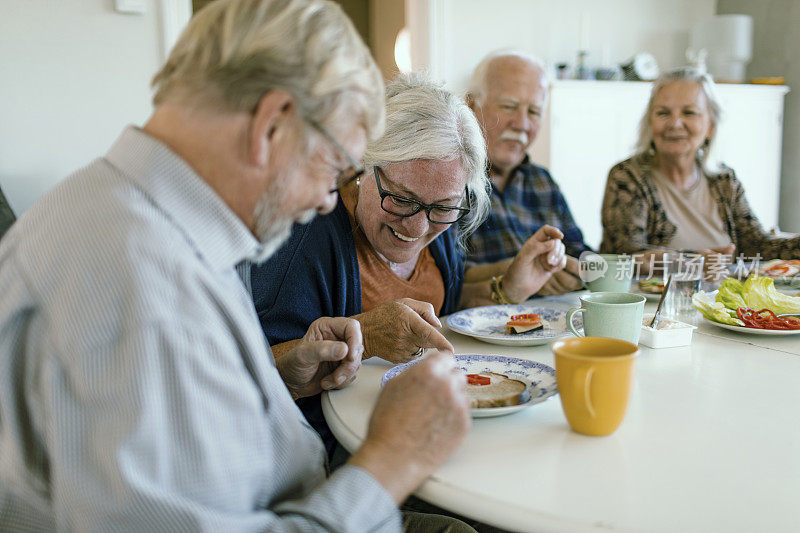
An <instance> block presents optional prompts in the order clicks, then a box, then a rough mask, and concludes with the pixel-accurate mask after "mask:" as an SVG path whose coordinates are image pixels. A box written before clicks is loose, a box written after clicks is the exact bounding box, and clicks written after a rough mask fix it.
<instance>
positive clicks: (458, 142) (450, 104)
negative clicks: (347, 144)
mask: <svg viewBox="0 0 800 533" xmlns="http://www.w3.org/2000/svg"><path fill="white" fill-rule="evenodd" d="M414 159H432V160H439V161H454V160H459V161H460V162H461V164H462V166H463V168H464V171H465V172H466V174H467V189H468V194H469V195H470V202H471V205H472V210H471V211H470V214H469V215H467V216H466V217H464V218H463V219H462V222H461V223H460V225H459V230H460V231H459V237H458V241H459V244H460V245H461V246H462V247H463V246H464V243H465V242H466V240H467V238H468V237H469V235H470V234H472V232H473V231H475V229H477V227H478V226H480V225H481V223H483V221H484V220H485V219H486V216H487V215H488V213H489V209H490V207H491V203H490V200H489V194H490V191H491V184H490V182H489V178H488V176H487V174H486V169H487V157H486V141H485V140H484V138H483V133H482V132H481V127H480V125H479V124H478V120H477V119H476V118H475V115H474V114H473V113H472V111H471V110H470V109H469V107H467V105H466V104H465V103H464V101H463V100H462V99H460V98H456V97H455V96H454V95H453V94H452V93H451V92H449V91H447V90H446V89H444V88H443V87H442V86H441V85H439V84H436V83H433V82H432V81H430V80H429V79H428V77H427V76H426V75H424V74H421V73H415V72H412V73H407V74H401V75H400V76H399V77H398V78H397V79H396V80H394V81H392V82H391V83H389V84H388V85H387V87H386V132H385V133H384V134H383V136H382V137H380V138H379V139H377V140H375V141H372V142H370V143H369V144H368V145H367V151H366V154H365V155H364V166H365V167H366V168H368V169H371V168H372V167H373V166H379V167H380V166H383V165H387V164H390V163H399V162H403V161H411V160H414Z"/></svg>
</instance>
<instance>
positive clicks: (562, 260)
mask: <svg viewBox="0 0 800 533" xmlns="http://www.w3.org/2000/svg"><path fill="white" fill-rule="evenodd" d="M563 238H564V234H563V233H561V231H560V230H559V229H558V228H554V227H553V226H542V227H541V228H539V231H537V232H536V233H534V234H533V236H532V237H531V238H530V239H528V240H527V241H525V244H523V245H522V248H520V250H519V252H517V255H516V256H515V257H514V260H513V261H512V262H511V265H510V266H509V267H508V270H507V271H506V273H505V275H504V276H503V292H505V293H506V295H507V296H508V297H509V298H510V299H511V300H512V301H514V302H523V301H525V300H527V299H528V298H529V297H530V296H531V295H533V294H535V293H536V292H538V291H539V289H541V288H542V286H543V285H544V284H545V283H546V282H547V280H549V279H550V277H551V276H552V275H553V273H554V272H558V271H559V270H561V269H563V268H564V267H565V266H566V264H567V255H566V252H565V249H564V243H563V242H561V239H563Z"/></svg>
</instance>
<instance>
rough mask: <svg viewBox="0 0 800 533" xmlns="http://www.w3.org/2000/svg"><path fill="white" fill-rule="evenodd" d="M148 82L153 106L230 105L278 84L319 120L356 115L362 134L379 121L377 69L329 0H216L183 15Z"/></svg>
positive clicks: (246, 107)
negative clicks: (167, 51)
mask: <svg viewBox="0 0 800 533" xmlns="http://www.w3.org/2000/svg"><path fill="white" fill-rule="evenodd" d="M153 87H154V88H155V96H154V98H153V103H154V104H155V105H159V104H161V103H163V102H165V101H167V100H177V101H181V102H182V103H191V104H193V105H197V106H208V107H215V108H219V109H222V110H226V111H233V112H241V111H252V110H254V109H255V107H256V105H257V103H258V101H259V99H260V98H261V97H262V96H263V95H264V94H265V93H267V92H269V91H270V90H284V91H287V92H289V93H290V94H292V95H293V96H294V99H295V102H296V104H297V106H298V111H299V114H300V116H301V117H302V118H304V119H307V120H311V121H313V122H315V123H317V124H325V123H326V122H333V121H335V120H337V119H339V118H341V117H345V116H350V117H356V118H357V119H359V120H360V122H361V123H362V125H363V126H364V128H365V129H366V132H367V138H368V139H374V138H376V137H378V136H379V135H380V134H381V132H382V128H383V120H384V114H383V80H382V77H381V74H380V71H379V70H378V67H377V66H376V65H375V62H374V60H373V59H372V56H370V54H369V51H368V50H367V48H366V46H365V45H364V43H363V42H362V41H361V38H360V37H359V36H358V33H357V32H356V31H355V28H354V27H353V25H352V23H351V22H350V20H349V19H348V18H347V16H345V14H344V13H343V12H342V10H341V8H340V7H339V6H338V5H336V4H334V3H333V2H329V1H327V0H215V1H214V2H211V3H210V4H208V5H207V6H206V7H204V8H203V9H202V10H200V11H199V12H198V13H197V14H196V15H195V16H194V17H193V18H192V20H191V21H190V22H189V25H188V26H187V27H186V29H185V30H184V31H183V33H182V34H181V36H180V38H179V39H178V42H177V43H176V44H175V47H174V48H173V49H172V52H171V53H170V55H169V58H168V59H167V62H166V64H165V65H164V67H163V68H162V69H161V70H160V71H159V72H158V73H157V74H156V76H155V77H154V78H153Z"/></svg>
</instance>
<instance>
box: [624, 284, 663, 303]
mask: <svg viewBox="0 0 800 533" xmlns="http://www.w3.org/2000/svg"><path fill="white" fill-rule="evenodd" d="M630 293H631V294H638V295H639V296H644V297H645V298H647V299H648V300H653V301H656V302H657V301H659V300H660V299H661V293H660V292H644V291H643V290H642V289H640V288H639V281H638V280H633V283H631V290H630Z"/></svg>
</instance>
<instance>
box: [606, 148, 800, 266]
mask: <svg viewBox="0 0 800 533" xmlns="http://www.w3.org/2000/svg"><path fill="white" fill-rule="evenodd" d="M652 164H653V156H652V155H649V154H646V153H645V154H638V155H635V156H633V157H631V158H630V159H626V160H625V161H623V162H621V163H618V164H616V165H614V167H613V168H612V169H611V171H610V172H609V174H608V182H607V183H606V192H605V196H604V198H603V213H602V220H603V242H602V244H601V245H600V251H601V252H603V253H627V254H631V253H634V252H641V251H643V250H646V249H648V248H659V247H663V248H668V247H669V243H670V241H671V240H672V237H673V236H674V235H675V232H676V230H677V228H676V227H675V224H673V223H672V222H671V221H670V220H669V219H668V218H667V213H666V211H665V209H664V204H663V202H662V199H661V195H660V194H659V192H658V189H657V188H656V185H655V182H654V178H653V176H652ZM703 176H704V177H705V179H707V180H708V185H709V190H710V191H711V195H712V197H713V198H714V200H715V202H716V204H717V206H718V208H719V213H720V216H721V217H722V222H723V224H724V226H725V231H726V232H727V233H728V235H730V237H731V242H732V243H734V244H735V245H736V253H737V255H738V254H742V255H744V256H745V257H755V256H756V255H757V254H760V256H761V258H763V259H776V258H778V259H797V258H800V235H797V236H794V237H790V238H780V237H775V236H772V235H770V234H769V233H768V232H766V231H764V228H763V227H762V226H761V223H760V222H759V221H758V219H757V218H756V216H755V215H754V214H753V212H752V211H751V210H750V205H749V204H748V203H747V199H746V198H745V196H744V187H742V184H741V183H740V182H739V180H737V179H736V175H735V174H734V172H733V170H731V169H730V168H727V167H723V168H722V169H721V170H720V172H719V173H716V174H714V173H709V172H706V171H704V172H703Z"/></svg>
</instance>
